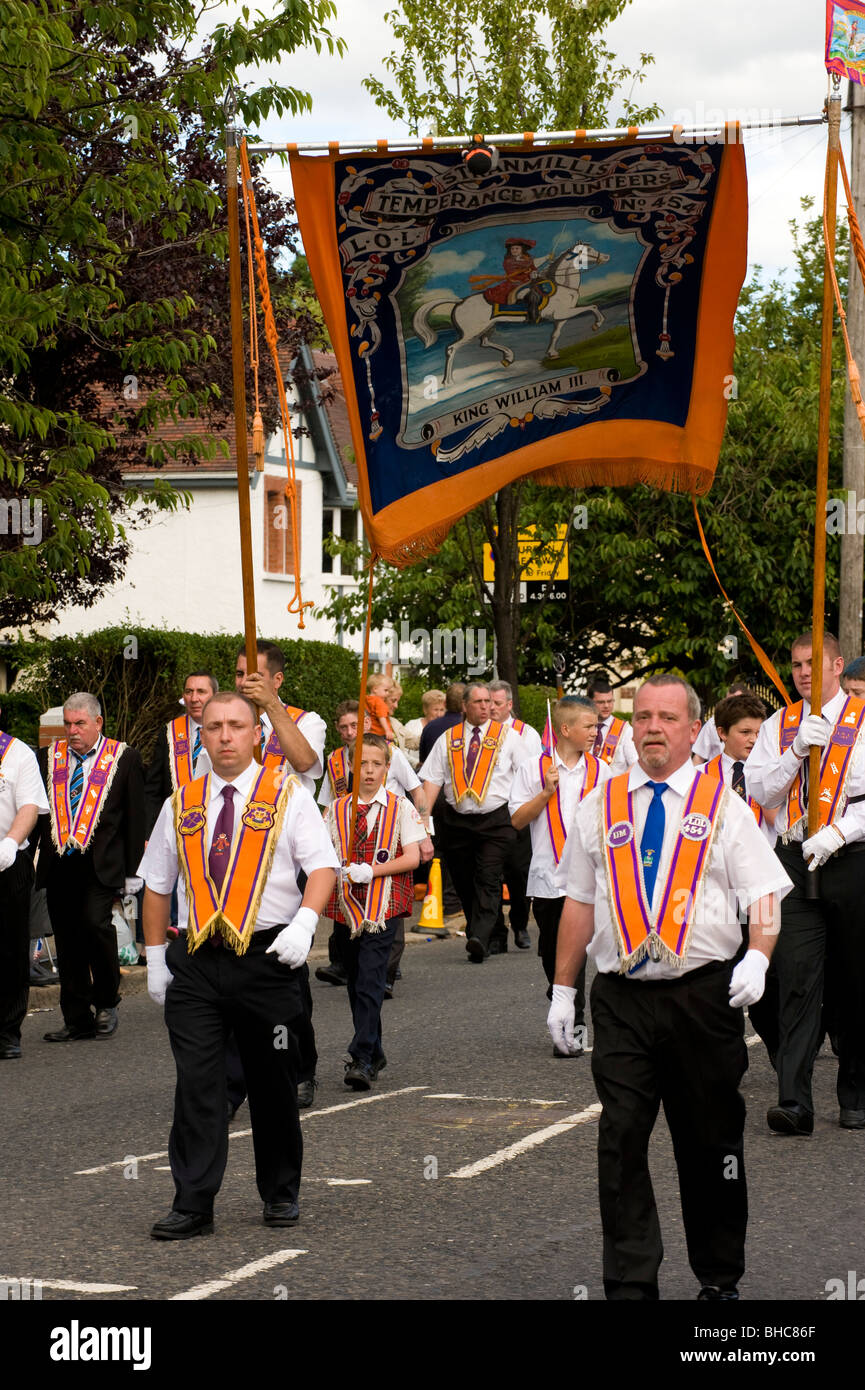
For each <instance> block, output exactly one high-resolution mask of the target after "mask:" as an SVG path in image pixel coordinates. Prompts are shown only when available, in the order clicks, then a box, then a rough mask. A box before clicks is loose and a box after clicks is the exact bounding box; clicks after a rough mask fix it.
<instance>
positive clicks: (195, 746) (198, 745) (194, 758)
mask: <svg viewBox="0 0 865 1390" xmlns="http://www.w3.org/2000/svg"><path fill="white" fill-rule="evenodd" d="M200 752H201V725H200V724H199V725H198V728H197V729H196V730H195V742H194V743H193V745H192V771H193V772H194V771H195V763H196V761H197V758H198V755H199V753H200Z"/></svg>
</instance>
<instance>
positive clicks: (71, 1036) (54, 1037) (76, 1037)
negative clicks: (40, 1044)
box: [42, 1024, 96, 1042]
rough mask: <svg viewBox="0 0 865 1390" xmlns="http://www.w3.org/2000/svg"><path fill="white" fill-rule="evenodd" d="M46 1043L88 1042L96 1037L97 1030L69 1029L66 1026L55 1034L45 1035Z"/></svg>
mask: <svg viewBox="0 0 865 1390" xmlns="http://www.w3.org/2000/svg"><path fill="white" fill-rule="evenodd" d="M42 1036H43V1038H44V1039H45V1041H46V1042H86V1041H87V1039H88V1038H95V1037H96V1029H95V1028H68V1027H66V1025H65V1024H64V1026H63V1027H62V1028H58V1029H56V1030H55V1032H53V1033H43V1034H42Z"/></svg>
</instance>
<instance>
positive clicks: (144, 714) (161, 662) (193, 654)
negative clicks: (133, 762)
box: [0, 627, 359, 759]
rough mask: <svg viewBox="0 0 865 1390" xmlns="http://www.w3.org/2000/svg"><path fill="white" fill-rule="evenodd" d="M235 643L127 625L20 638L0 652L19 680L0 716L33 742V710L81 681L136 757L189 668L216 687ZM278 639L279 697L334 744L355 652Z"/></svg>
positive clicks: (170, 710) (224, 678) (0, 703)
mask: <svg viewBox="0 0 865 1390" xmlns="http://www.w3.org/2000/svg"><path fill="white" fill-rule="evenodd" d="M242 642H243V638H242V636H241V635H238V636H236V637H232V636H226V635H224V634H222V633H191V632H172V631H168V630H166V629H164V628H136V627H125V628H124V627H112V628H102V629H101V630H100V631H99V632H93V633H89V634H88V635H86V636H81V637H55V638H52V639H51V640H50V641H49V640H47V639H46V640H40V641H36V642H24V641H21V642H18V643H17V644H15V645H14V646H12V647H8V648H6V650H5V652H4V656H5V658H6V660H7V661H9V663H10V664H11V665H12V667H13V668H15V669H16V670H17V671H19V672H21V680H20V681H19V684H20V686H21V687H22V689H21V690H16V691H14V692H10V693H9V694H8V695H0V709H2V711H3V714H2V719H0V722H2V727H3V728H5V729H6V730H7V731H8V732H9V733H14V734H16V735H17V737H19V738H23V739H24V740H25V741H26V742H28V743H32V744H35V743H37V741H38V730H39V715H40V714H41V713H42V712H44V711H45V710H46V709H51V708H53V707H54V706H55V705H62V704H63V701H64V700H65V699H66V698H67V696H69V695H71V694H72V693H73V692H74V691H76V690H88V691H90V692H91V693H92V694H93V695H95V696H96V697H97V699H98V700H100V702H101V703H102V708H103V715H104V718H105V729H106V731H107V732H108V733H109V734H111V736H112V737H114V738H121V739H123V740H124V741H125V742H126V743H130V744H132V745H133V746H134V747H135V748H137V749H138V750H139V751H140V753H141V754H142V756H143V757H144V758H145V759H146V758H147V757H148V756H149V755H150V753H151V751H152V748H153V744H154V741H155V739H156V735H157V733H158V732H159V729H160V728H161V727H162V725H163V724H165V723H166V722H167V721H168V720H169V719H172V718H173V717H174V716H175V715H176V714H177V713H178V712H179V711H180V705H179V701H180V695H181V692H182V689H183V681H184V678H185V677H186V675H187V674H188V672H189V671H194V670H206V671H212V672H213V674H214V675H215V676H216V678H217V680H218V681H219V686H220V689H221V690H224V689H229V690H232V689H233V688H234V663H235V657H236V654H237V650H238V647H239V646H240V645H241V644H242ZM278 645H279V646H280V647H281V648H282V650H283V652H284V653H285V681H284V684H283V686H282V691H281V693H282V696H283V698H284V699H285V700H287V701H288V702H289V703H291V704H294V705H299V706H300V707H301V708H303V709H312V710H315V711H316V713H317V714H320V715H321V717H322V719H324V720H325V722H326V723H327V726H328V748H332V747H334V746H335V743H336V732H335V730H334V728H333V718H334V711H335V709H336V706H337V705H338V704H339V702H340V701H341V700H345V699H349V698H356V696H357V693H358V680H359V663H358V660H357V657H356V656H355V655H354V653H352V652H350V651H348V650H347V649H346V648H345V647H339V646H337V645H336V644H335V643H331V642H315V641H304V640H302V639H285V638H282V639H280V640H279V643H278Z"/></svg>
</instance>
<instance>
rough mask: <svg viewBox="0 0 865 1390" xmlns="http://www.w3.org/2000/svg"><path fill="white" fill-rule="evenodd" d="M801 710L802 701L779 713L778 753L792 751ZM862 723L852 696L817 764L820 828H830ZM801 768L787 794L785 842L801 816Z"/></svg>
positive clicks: (860, 705) (864, 710)
mask: <svg viewBox="0 0 865 1390" xmlns="http://www.w3.org/2000/svg"><path fill="white" fill-rule="evenodd" d="M804 710H805V703H804V701H803V700H797V701H796V703H795V704H793V705H787V707H786V708H785V709H783V710H782V711H781V722H780V724H779V725H778V750H779V752H780V753H786V751H787V749H788V748H790V747H792V745H793V741H794V739H795V737H796V734H797V733H798V730H799V725H800V724H801V723H802V715H803V713H804ZM863 721H865V700H857V699H854V698H853V696H852V695H851V696H848V697H847V700H846V702H845V704H844V708H843V709H842V710H841V713H840V715H839V716H838V719H837V720H836V722H835V727H834V729H833V730H832V737H831V739H830V740H829V743H828V744H827V745H826V747H825V749H824V750H823V756H822V758H821V760H820V796H819V810H820V824H821V826H822V825H831V823H832V821H833V820H834V819H835V813H836V811H837V809H838V805H839V802H840V801H841V798H842V796H843V795H844V788H845V786H846V784H847V778H848V776H849V773H850V765H851V762H852V759H853V750H854V748H855V747H856V744H857V743H858V741H859V738H860V736H861V733H862V726H863ZM804 768H805V760H804V759H803V760H802V762H801V764H800V767H799V775H798V777H797V778H796V780H795V782H794V783H793V785H792V787H791V788H790V790H789V792H788V793H787V829H786V831H785V832H784V835H783V836H782V839H784V840H785V841H786V839H787V837H788V835H789V833H790V831H791V830H792V829H793V827H794V826H795V825H797V824H798V822H799V821H800V820H802V818H803V816H804V815H805V802H804V795H803V791H804Z"/></svg>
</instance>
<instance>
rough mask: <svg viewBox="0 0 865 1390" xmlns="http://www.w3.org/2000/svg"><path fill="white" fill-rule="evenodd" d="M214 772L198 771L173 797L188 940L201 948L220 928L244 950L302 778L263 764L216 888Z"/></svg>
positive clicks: (191, 945)
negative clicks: (211, 849) (211, 837)
mask: <svg viewBox="0 0 865 1390" xmlns="http://www.w3.org/2000/svg"><path fill="white" fill-rule="evenodd" d="M210 777H211V774H210V773H207V774H206V775H205V776H204V777H196V778H195V779H194V781H192V782H187V784H186V786H185V787H180V788H179V789H178V790H177V791H176V792H175V793H174V795H173V796H172V798H171V801H172V806H173V808H174V829H175V834H176V837H177V858H178V863H179V866H180V872H181V874H182V875H183V882H184V887H185V889H186V899H187V902H188V904H189V923H188V927H187V932H186V941H187V946H188V948H189V950H190V951H196V950H197V949H198V947H199V946H200V945H201V943H202V941H206V939H207V937H208V936H211V935H213V934H215V933H216V932H220V933H221V934H222V936H223V938H224V939H225V942H226V944H227V945H228V946H230V947H231V948H232V950H233V951H236V952H237V954H238V955H239V956H242V955H243V954H244V952H245V951H246V949H247V947H248V946H249V943H250V941H251V940H252V933H253V931H254V929H255V919H256V917H257V915H258V909H259V906H260V904H261V895H262V893H263V892H264V886H265V884H266V882H267V878H268V875H269V873H270V869H271V865H272V863H273V855H274V851H275V850H276V843H277V841H278V839H279V834H280V831H281V829H282V823H283V820H284V818H285V809H286V806H287V805H288V799H289V797H290V796H292V795H293V794H294V789H295V787H296V786H297V785H298V781H297V778H296V777H286V776H284V774H283V771H282V769H281V768H272V767H263V768H262V769H261V771H260V772H259V773H258V776H257V778H256V781H255V783H254V785H253V787H252V790H251V791H250V794H249V797H248V798H247V801H246V804H245V805H244V807H243V810H242V811H241V814H240V830H239V832H238V834H237V835H236V836H235V840H234V845H233V847H232V851H231V857H230V859H229V861H228V867H227V869H226V871H225V879H224V880H223V884H222V888H221V890H220V891H219V893H217V891H216V885H215V884H214V882H213V879H212V878H211V877H210V872H209V869H208V862H207V859H208V856H207V804H208V799H209V791H210Z"/></svg>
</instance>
